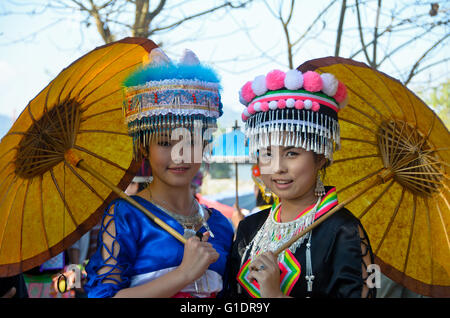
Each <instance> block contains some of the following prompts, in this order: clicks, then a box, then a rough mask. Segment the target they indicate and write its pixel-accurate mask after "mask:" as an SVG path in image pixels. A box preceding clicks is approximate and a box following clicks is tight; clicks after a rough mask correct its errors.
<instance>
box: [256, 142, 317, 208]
mask: <svg viewBox="0 0 450 318" xmlns="http://www.w3.org/2000/svg"><path fill="white" fill-rule="evenodd" d="M324 163H325V159H324V158H322V159H321V160H320V161H317V160H316V157H315V155H314V153H313V152H312V151H306V150H305V149H303V148H296V147H283V146H271V147H269V148H267V149H261V150H260V152H259V167H260V170H261V179H262V180H263V182H264V183H265V185H266V186H267V187H269V188H270V190H271V191H272V192H274V193H275V194H276V195H277V196H278V197H279V198H280V199H281V200H283V199H284V200H294V199H296V198H299V197H302V196H304V195H305V194H306V193H308V192H309V191H311V189H314V187H315V184H316V176H317V173H318V171H319V170H320V168H321V167H322V166H323V164H324Z"/></svg>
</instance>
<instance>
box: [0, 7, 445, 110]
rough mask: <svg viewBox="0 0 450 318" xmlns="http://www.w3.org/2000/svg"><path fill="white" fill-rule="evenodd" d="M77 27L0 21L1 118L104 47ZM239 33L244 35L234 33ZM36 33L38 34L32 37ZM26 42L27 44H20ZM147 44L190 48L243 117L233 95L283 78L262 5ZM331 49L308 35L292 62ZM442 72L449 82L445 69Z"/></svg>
mask: <svg viewBox="0 0 450 318" xmlns="http://www.w3.org/2000/svg"><path fill="white" fill-rule="evenodd" d="M12 2H13V3H20V1H12ZM22 2H23V1H22ZM25 2H26V3H28V2H30V1H25ZM275 2H276V1H275ZM275 2H274V3H275ZM196 3H197V5H198V3H200V2H196ZM202 3H204V2H202ZM327 3H328V1H302V2H301V6H300V5H297V8H296V10H304V11H305V14H299V15H297V16H299V17H300V18H299V20H298V21H295V23H297V25H301V26H304V25H309V24H310V23H311V22H312V19H313V18H314V17H315V13H314V14H307V13H308V11H311V12H317V10H318V8H319V9H320V8H324V7H325V6H326V4H327ZM0 8H1V9H3V11H5V10H6V11H7V10H17V8H18V7H17V6H11V5H10V4H8V2H4V3H2V4H0ZM19 8H20V7H19ZM335 8H336V9H335V10H332V11H331V13H330V15H329V19H330V20H334V19H337V18H338V13H339V12H338V9H339V6H336V7H335ZM82 19H83V16H82V15H81V14H80V13H77V12H74V13H73V14H71V15H65V16H63V18H62V16H61V15H57V14H55V13H54V12H52V11H46V12H44V13H41V14H37V15H35V16H30V15H25V14H22V15H12V16H0V115H6V116H8V117H10V118H15V117H17V116H18V115H19V114H20V112H21V111H22V110H23V109H24V108H25V106H26V105H27V104H28V102H29V101H30V100H31V99H32V98H33V97H34V96H36V95H37V94H38V93H39V92H40V91H41V90H42V89H43V88H44V87H45V86H46V85H47V84H48V83H49V82H50V81H51V80H52V79H53V78H54V77H56V76H57V74H58V73H59V72H60V71H61V70H62V69H63V68H65V67H66V66H68V65H69V64H70V63H71V62H72V61H74V60H76V59H77V58H79V57H80V56H82V55H84V54H86V53H87V52H88V51H90V50H92V49H94V48H95V47H97V46H100V45H102V44H103V42H102V40H101V38H100V36H99V35H98V34H97V32H96V30H95V28H94V27H93V26H91V27H90V28H83V29H82V28H80V22H79V21H80V20H82ZM334 21H337V20H334ZM328 22H329V21H328ZM331 26H332V27H333V28H335V26H334V24H332V23H331V22H329V25H328V26H326V28H328V27H330V29H331ZM243 27H245V28H246V30H247V31H246V32H238V31H239V30H242V28H243ZM36 30H41V31H40V32H38V33H37V34H35V35H33V34H34V33H35V31H36ZM81 30H82V31H81ZM199 30H201V31H199ZM23 38H26V41H21V40H20V39H23ZM152 40H154V41H155V42H158V41H162V42H163V44H164V45H165V46H164V49H165V50H166V52H167V53H168V55H169V56H170V57H171V58H174V59H176V58H177V57H178V56H179V55H180V54H181V52H182V51H183V49H184V48H189V49H192V50H193V51H194V52H195V53H196V54H197V55H198V57H199V58H200V60H202V61H205V62H207V63H209V64H212V65H213V67H215V68H216V69H217V70H218V73H219V75H220V76H221V78H222V86H223V94H222V101H223V104H224V107H225V111H226V110H227V109H229V110H233V111H236V112H240V111H242V107H243V106H242V105H240V104H239V101H238V91H239V89H240V87H241V86H242V85H243V84H244V83H245V82H246V81H248V80H252V79H253V78H254V77H255V76H257V75H260V74H264V73H267V72H268V71H270V70H272V69H274V68H279V69H282V70H287V59H286V56H285V54H284V53H283V51H284V48H285V43H284V38H283V34H282V29H281V27H280V24H279V22H278V21H276V20H275V19H274V18H273V17H272V16H271V14H270V12H269V11H268V10H267V8H266V7H265V6H264V5H261V4H260V3H259V4H257V5H252V6H251V7H250V9H245V10H236V11H233V14H232V15H230V14H225V13H223V14H217V15H214V16H212V17H210V18H208V23H206V22H205V21H204V20H201V21H198V22H195V23H189V24H186V25H183V26H182V27H180V28H179V29H177V31H176V32H172V33H171V34H170V36H169V35H166V36H164V37H155V38H152ZM334 42H335V33H334V32H327V31H325V32H322V33H320V37H317V38H314V32H311V35H310V39H309V40H307V41H306V42H305V45H303V46H302V49H301V50H300V51H299V52H297V54H296V58H295V60H296V61H298V62H297V63H298V64H297V65H296V66H298V65H300V64H301V63H303V62H304V61H306V60H308V59H312V58H317V57H320V56H327V55H332V54H333V53H334ZM268 56H270V58H268ZM235 59H237V61H236V60H235ZM407 60H408V59H405V61H407ZM398 67H402V66H398ZM443 71H444V72H445V73H444V74H447V72H448V63H447V64H446V65H445V67H444V70H443Z"/></svg>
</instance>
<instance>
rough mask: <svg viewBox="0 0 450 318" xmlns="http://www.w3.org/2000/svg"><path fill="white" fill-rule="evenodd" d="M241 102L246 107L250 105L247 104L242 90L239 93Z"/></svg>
mask: <svg viewBox="0 0 450 318" xmlns="http://www.w3.org/2000/svg"><path fill="white" fill-rule="evenodd" d="M239 102H240V103H241V104H242V105H245V106H247V105H248V103H247V101H246V100H245V98H244V97H242V90H240V91H239Z"/></svg>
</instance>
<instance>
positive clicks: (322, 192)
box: [314, 173, 325, 197]
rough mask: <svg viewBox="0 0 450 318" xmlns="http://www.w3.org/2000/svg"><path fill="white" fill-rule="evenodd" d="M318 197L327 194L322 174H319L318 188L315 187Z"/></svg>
mask: <svg viewBox="0 0 450 318" xmlns="http://www.w3.org/2000/svg"><path fill="white" fill-rule="evenodd" d="M314 193H315V195H316V197H323V196H324V195H325V187H324V185H323V182H322V180H321V179H320V174H319V173H318V174H317V181H316V188H315V189H314Z"/></svg>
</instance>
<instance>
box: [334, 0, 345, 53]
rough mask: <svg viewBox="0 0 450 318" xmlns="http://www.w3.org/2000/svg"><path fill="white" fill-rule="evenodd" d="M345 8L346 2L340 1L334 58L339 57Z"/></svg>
mask: <svg viewBox="0 0 450 318" xmlns="http://www.w3.org/2000/svg"><path fill="white" fill-rule="evenodd" d="M346 8H347V1H346V0H342V6H341V15H340V17H339V25H338V30H337V36H336V46H335V48H334V56H339V50H340V48H341V38H342V27H343V25H344V17H345V10H346Z"/></svg>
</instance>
